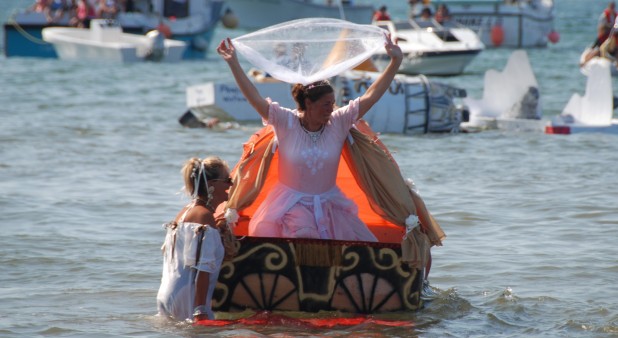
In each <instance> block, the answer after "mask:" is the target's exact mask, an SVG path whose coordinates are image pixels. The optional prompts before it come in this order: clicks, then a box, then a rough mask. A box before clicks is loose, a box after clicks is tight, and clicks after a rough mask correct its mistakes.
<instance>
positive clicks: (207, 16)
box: [4, 0, 224, 59]
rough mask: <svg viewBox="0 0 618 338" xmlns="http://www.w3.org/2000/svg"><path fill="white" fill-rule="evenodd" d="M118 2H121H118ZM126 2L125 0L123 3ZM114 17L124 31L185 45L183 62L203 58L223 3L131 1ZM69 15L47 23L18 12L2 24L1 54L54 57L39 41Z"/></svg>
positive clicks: (210, 0) (219, 0)
mask: <svg viewBox="0 0 618 338" xmlns="http://www.w3.org/2000/svg"><path fill="white" fill-rule="evenodd" d="M118 2H120V1H118ZM122 2H123V3H125V1H122ZM129 3H131V4H132V6H131V7H125V8H124V10H123V11H121V12H119V13H118V14H117V16H116V18H115V20H116V21H118V23H119V25H120V27H122V30H123V32H125V33H133V34H145V33H147V32H150V31H152V30H154V29H159V30H161V31H163V32H165V35H166V36H167V37H168V38H170V39H174V40H181V41H184V42H185V43H187V48H186V49H185V51H184V53H183V59H203V58H204V57H205V55H206V51H207V50H208V47H209V44H210V41H211V39H212V38H213V35H214V30H215V27H216V25H217V23H219V21H220V19H221V17H222V9H223V5H224V0H185V1H173V0H132V1H130V2H128V1H127V2H126V4H129ZM70 20H71V16H70V14H69V13H64V14H63V15H62V17H60V18H59V19H58V20H55V21H54V22H51V23H50V22H48V21H47V18H46V17H45V14H44V13H42V12H32V11H28V10H25V9H24V10H20V11H16V12H15V13H13V14H12V15H11V16H10V17H9V18H8V20H7V21H6V23H5V24H4V39H5V40H4V53H5V55H6V56H7V57H13V56H15V57H46V58H56V57H58V55H57V54H56V51H55V49H54V46H53V45H52V44H50V43H46V42H45V41H43V39H42V30H43V28H47V27H70V26H71V24H70Z"/></svg>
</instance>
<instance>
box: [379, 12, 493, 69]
mask: <svg viewBox="0 0 618 338" xmlns="http://www.w3.org/2000/svg"><path fill="white" fill-rule="evenodd" d="M373 24H374V25H376V26H378V27H381V28H384V29H385V30H387V31H389V32H390V34H391V36H392V37H393V39H395V40H396V41H397V43H398V45H399V47H401V51H402V52H403V53H404V59H403V62H402V63H401V66H400V67H399V72H400V73H402V74H408V75H417V74H423V75H442V76H443V75H459V74H461V73H463V71H464V69H465V68H466V67H467V66H468V65H469V64H470V62H472V60H474V58H476V56H477V55H478V54H479V53H480V52H481V51H483V50H484V49H485V45H484V44H483V43H482V42H481V40H480V39H479V37H478V36H477V34H476V33H475V32H474V31H472V30H471V29H469V28H467V27H464V26H462V25H458V24H456V23H453V22H451V23H447V24H444V25H442V24H440V23H438V22H437V21H435V20H427V21H424V20H414V19H410V20H407V21H399V22H395V21H390V20H389V21H376V22H374V23H373ZM388 60H389V57H388V55H386V54H384V53H383V52H380V53H376V54H375V55H374V56H373V61H374V63H375V64H376V66H377V67H378V69H383V68H384V67H386V65H387V64H388Z"/></svg>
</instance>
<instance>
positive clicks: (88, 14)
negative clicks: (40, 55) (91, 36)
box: [30, 0, 133, 28]
mask: <svg viewBox="0 0 618 338" xmlns="http://www.w3.org/2000/svg"><path fill="white" fill-rule="evenodd" d="M30 11H33V12H40V13H44V14H45V17H46V18H47V21H48V22H50V23H52V22H58V21H60V20H61V19H62V18H63V17H64V16H65V15H68V17H69V24H70V25H71V26H75V27H82V28H83V27H86V26H87V25H88V23H89V21H90V20H91V19H97V18H103V19H115V18H116V16H117V15H118V13H120V12H125V11H127V12H131V11H133V0H35V2H34V4H33V5H32V6H31V7H30Z"/></svg>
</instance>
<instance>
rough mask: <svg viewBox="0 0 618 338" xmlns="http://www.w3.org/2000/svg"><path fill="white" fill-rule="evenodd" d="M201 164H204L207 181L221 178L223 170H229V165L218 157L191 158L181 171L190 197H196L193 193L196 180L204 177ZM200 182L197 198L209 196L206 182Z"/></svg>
mask: <svg viewBox="0 0 618 338" xmlns="http://www.w3.org/2000/svg"><path fill="white" fill-rule="evenodd" d="M200 163H203V164H204V167H203V168H204V173H205V174H206V179H207V180H212V179H216V178H220V177H219V176H220V175H221V172H222V169H225V170H228V166H227V163H226V162H225V161H223V160H222V159H220V158H219V157H216V156H210V157H206V158H205V159H203V160H202V159H199V158H197V157H192V158H190V159H189V160H187V161H186V162H185V164H184V166H183V167H182V170H181V171H180V172H181V173H182V177H183V179H184V181H185V192H186V193H187V195H189V196H193V195H194V194H193V192H194V190H195V178H196V177H200V176H201V175H202V166H201V165H200ZM197 175H200V176H197ZM199 182H200V183H199V187H198V188H197V196H208V189H207V187H206V182H205V181H204V179H203V178H202V179H200V180H199Z"/></svg>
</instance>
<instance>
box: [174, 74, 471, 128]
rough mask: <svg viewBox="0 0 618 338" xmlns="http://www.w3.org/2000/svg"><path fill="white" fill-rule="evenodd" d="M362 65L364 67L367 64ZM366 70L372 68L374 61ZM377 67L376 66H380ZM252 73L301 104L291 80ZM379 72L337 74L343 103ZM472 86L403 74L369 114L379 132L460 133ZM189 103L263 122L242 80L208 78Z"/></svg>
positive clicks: (220, 115)
mask: <svg viewBox="0 0 618 338" xmlns="http://www.w3.org/2000/svg"><path fill="white" fill-rule="evenodd" d="M361 68H362V67H361ZM364 69H371V66H369V67H368V68H364ZM374 69H375V68H374ZM250 75H251V76H252V78H253V79H254V82H255V86H256V87H257V88H258V91H259V92H260V93H261V94H262V95H263V96H264V97H271V98H276V99H277V101H278V102H279V103H280V104H281V105H283V106H286V107H296V103H295V102H294V100H293V98H292V95H291V85H290V84H288V83H285V82H281V81H276V80H274V79H273V78H269V77H265V76H264V74H263V72H260V71H257V70H252V71H250ZM377 76H378V73H375V72H370V71H360V70H357V71H348V72H345V73H343V74H341V75H338V76H335V77H333V78H332V79H331V84H332V85H333V86H334V88H335V93H337V95H336V100H337V104H338V105H342V104H344V103H347V101H348V100H350V99H353V98H355V97H358V96H361V95H362V94H363V93H364V92H365V90H367V88H368V87H369V86H370V85H371V83H372V82H373V81H374V80H375V78H376V77H377ZM465 96H466V91H465V90H464V89H461V88H457V87H453V86H450V85H447V84H444V83H441V82H438V81H434V80H429V79H428V78H427V77H425V76H423V75H419V76H407V75H397V76H396V77H395V80H394V81H393V83H392V84H391V86H390V88H389V90H388V92H387V93H385V94H384V96H383V97H382V99H381V100H380V101H378V102H377V103H376V104H375V105H374V106H373V107H372V108H371V109H370V110H369V112H368V113H367V114H366V115H365V120H366V121H367V122H368V123H369V124H370V125H371V128H372V129H373V130H374V131H375V132H380V133H396V134H425V133H437V132H457V131H458V130H459V126H460V124H461V123H462V122H465V121H467V120H468V115H467V110H466V107H465V106H464V105H463V104H462V102H461V101H462V99H463V98H464V97H465ZM186 100H187V107H188V109H189V111H190V112H192V113H193V114H194V115H195V116H196V117H197V118H198V119H199V120H209V119H212V118H216V119H217V120H219V121H224V122H229V121H238V122H254V123H259V122H260V116H259V115H258V114H257V113H256V112H255V110H254V109H253V107H251V105H250V104H249V103H248V102H247V100H246V99H245V97H244V96H243V95H242V93H241V92H240V89H239V88H238V86H237V85H236V83H232V82H230V83H215V82H208V83H205V84H200V85H193V86H189V87H187V89H186Z"/></svg>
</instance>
